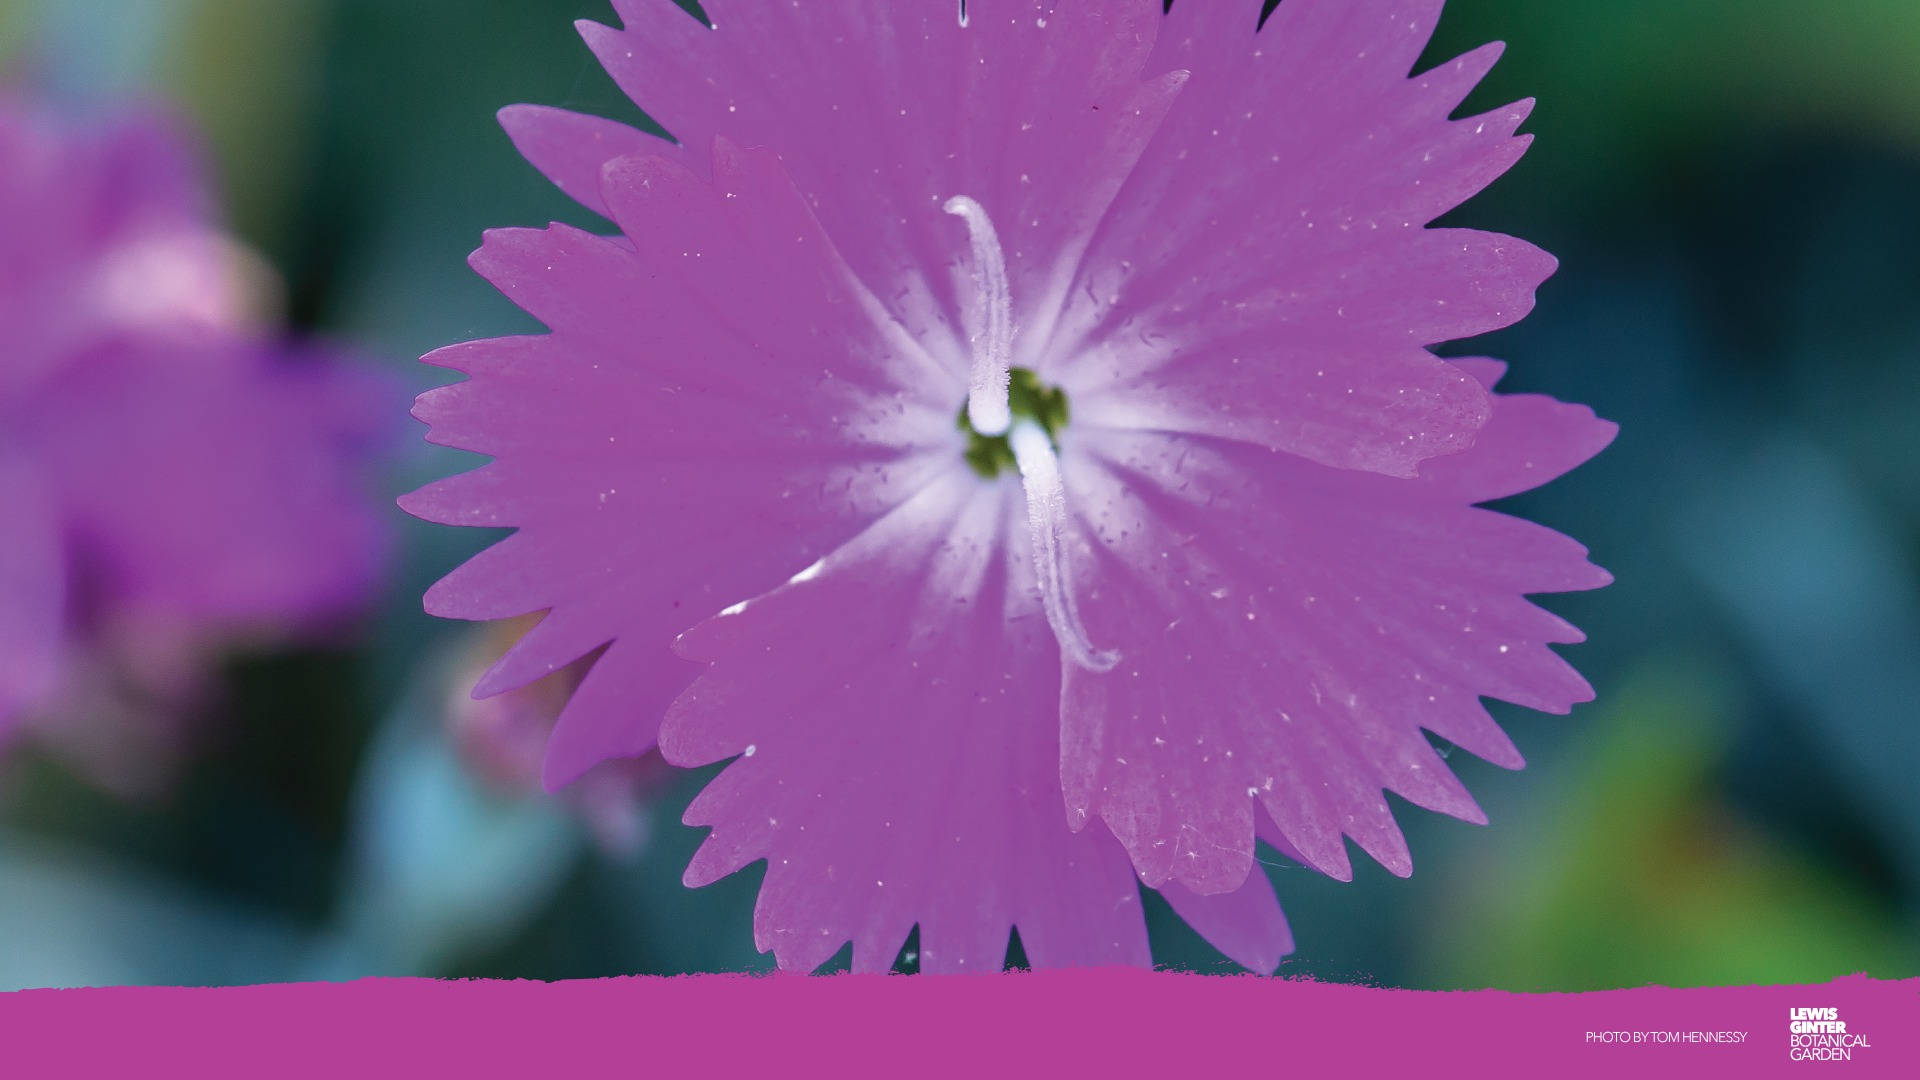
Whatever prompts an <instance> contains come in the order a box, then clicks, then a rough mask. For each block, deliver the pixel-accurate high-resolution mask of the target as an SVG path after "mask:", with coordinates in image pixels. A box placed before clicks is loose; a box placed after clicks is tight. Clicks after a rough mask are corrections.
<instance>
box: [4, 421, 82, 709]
mask: <svg viewBox="0 0 1920 1080" xmlns="http://www.w3.org/2000/svg"><path fill="white" fill-rule="evenodd" d="M0 506H4V507H6V512H5V513H0V742H4V740H5V738H6V735H7V732H8V730H9V728H10V727H11V725H12V722H13V720H14V718H15V716H16V714H17V713H18V712H19V710H21V709H23V708H25V707H27V706H30V705H33V704H34V703H35V702H36V701H38V700H39V699H40V698H41V697H43V696H44V695H46V694H47V693H48V692H49V691H51V690H52V689H53V686H54V683H55V680H56V679H57V678H58V676H59V669H60V659H61V656H60V654H61V642H62V641H63V640H65V627H64V626H63V622H64V620H65V609H64V604H65V602H66V595H65V593H66V589H65V582H66V569H65V567H64V566H63V559H62V557H61V553H60V525H59V519H58V518H57V517H56V513H55V505H54V501H53V499H52V498H51V497H50V496H49V493H48V492H47V490H46V487H45V484H44V483H43V482H42V481H41V479H40V477H39V475H38V474H37V473H36V472H35V471H34V470H33V469H32V468H31V467H30V466H29V465H28V464H27V463H26V462H24V461H20V460H18V459H13V458H0Z"/></svg>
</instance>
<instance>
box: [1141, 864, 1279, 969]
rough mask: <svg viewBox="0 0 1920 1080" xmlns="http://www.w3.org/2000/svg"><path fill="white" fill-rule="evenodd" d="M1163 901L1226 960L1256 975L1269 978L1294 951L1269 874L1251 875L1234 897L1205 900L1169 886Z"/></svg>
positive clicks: (1225, 895) (1215, 896)
mask: <svg viewBox="0 0 1920 1080" xmlns="http://www.w3.org/2000/svg"><path fill="white" fill-rule="evenodd" d="M1160 895H1161V896H1164V897H1166V900H1167V903H1168V904H1169V905H1171V906H1172V908H1173V910H1174V912H1175V913H1176V914H1178V915H1179V916H1180V917H1181V918H1182V919H1185V920H1186V921H1187V925H1189V926H1191V927H1193V928H1194V930H1196V931H1198V932H1199V934H1200V936H1201V937H1203V938H1206V939H1207V942H1208V943H1209V944H1211V945H1212V946H1213V947H1214V948H1216V949H1219V950H1220V952H1221V954H1222V955H1224V956H1225V957H1226V958H1227V959H1229V960H1231V961H1233V962H1234V963H1236V964H1239V965H1240V966H1241V967H1243V968H1246V969H1247V970H1248V971H1251V972H1254V973H1255V974H1258V975H1271V974H1272V973H1273V970H1274V969H1275V968H1277V967H1279V966H1280V961H1281V959H1282V958H1284V957H1285V956H1286V955H1287V954H1288V953H1290V952H1292V951H1293V931H1292V930H1290V929H1289V928H1288V927H1287V917H1286V916H1285V915H1284V914H1282V913H1281V911H1280V898H1279V897H1277V896H1275V895H1274V892H1273V883H1272V882H1271V881H1268V880H1267V875H1265V874H1262V873H1257V872H1256V873H1251V874H1248V875H1247V881H1246V884H1244V885H1242V886H1240V887H1239V888H1238V889H1235V890H1234V891H1233V892H1230V893H1214V894H1212V895H1210V896H1202V895H1200V894H1199V893H1196V892H1193V891H1191V890H1189V889H1188V888H1187V887H1186V886H1184V885H1181V884H1179V883H1177V882H1168V883H1167V884H1166V885H1165V886H1163V887H1162V888H1161V889H1160Z"/></svg>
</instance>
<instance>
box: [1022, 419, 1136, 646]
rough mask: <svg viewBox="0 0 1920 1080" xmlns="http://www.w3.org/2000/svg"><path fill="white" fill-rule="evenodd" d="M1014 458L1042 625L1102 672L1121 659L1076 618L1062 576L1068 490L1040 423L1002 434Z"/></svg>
mask: <svg viewBox="0 0 1920 1080" xmlns="http://www.w3.org/2000/svg"><path fill="white" fill-rule="evenodd" d="M1007 442H1008V444H1009V445H1011V446H1012V447H1013V460H1014V461H1015V462H1016V463H1017V464H1018V465H1019V466H1020V483H1021V485H1022V486H1023V487H1024V488H1025V489H1026V493H1027V535H1028V537H1029V541H1028V546H1030V547H1031V548H1032V549H1033V570H1034V575H1035V576H1036V577H1038V578H1039V581H1040V605H1041V607H1042V608H1044V609H1045V610H1046V613H1047V625H1048V626H1050V627H1052V628H1053V636H1054V637H1055V638H1057V639H1058V640H1059V642H1060V651H1061V652H1063V653H1065V654H1066V655H1067V657H1068V658H1069V659H1071V660H1072V661H1073V662H1074V663H1076V664H1079V665H1080V666H1081V667H1083V668H1087V669H1088V670H1090V671H1106V670H1108V669H1110V668H1112V667H1113V665H1114V664H1115V663H1117V662H1118V661H1119V659H1120V654H1119V653H1117V652H1114V651H1113V650H1112V649H1100V648H1095V647H1094V644H1093V642H1092V640H1090V639H1089V638H1088V637H1087V628H1086V626H1085V625H1084V624H1082V623H1081V621H1080V607H1079V605H1078V604H1077V603H1075V602H1074V599H1073V586H1072V583H1071V582H1069V581H1068V580H1067V561H1066V557H1065V555H1066V553H1065V552H1064V551H1063V550H1062V549H1063V548H1064V546H1065V541H1066V529H1067V489H1066V485H1065V484H1063V483H1062V482H1061V479H1060V459H1059V458H1057V457H1055V456H1054V453H1053V441H1052V440H1051V439H1050V438H1048V436H1047V433H1046V431H1045V430H1044V429H1042V428H1041V427H1040V425H1039V424H1036V423H1034V422H1033V421H1031V420H1022V421H1020V423H1018V424H1016V425H1014V427H1013V429H1012V430H1011V431H1010V432H1008V433H1007Z"/></svg>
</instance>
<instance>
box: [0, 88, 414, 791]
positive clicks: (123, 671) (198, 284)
mask: <svg viewBox="0 0 1920 1080" xmlns="http://www.w3.org/2000/svg"><path fill="white" fill-rule="evenodd" d="M209 201H210V200H209V198H208V196H207V185H206V184H205V183H204V182H203V181H202V178H201V177H200V175H199V173H198V169H197V166H196V164H195V163H194V161H193V160H192V158H191V155H190V154H189V153H188V151H187V149H186V146H185V143H184V140H182V139H181V138H180V137H179V136H178V135H177V134H176V133H175V131H174V130H173V129H172V127H171V126H170V124H169V123H167V122H166V121H164V120H162V119H161V118H159V117H157V116H154V115H148V114H129V115H125V116H121V117H118V118H115V119H113V120H111V121H106V122H98V123H82V122H78V121H73V120H70V119H68V118H65V117H62V116H57V115H55V114H54V113H53V112H51V111H49V110H46V109H42V108H39V107H37V106H35V105H32V104H28V103H25V102H21V101H0V204H4V205H5V206H6V207H7V208H8V219H9V220H8V226H7V228H6V229H5V230H4V231H0V322H4V325H6V327H7V330H8V335H9V336H8V348H7V354H6V360H5V362H4V363H3V364H0V505H4V506H5V507H6V508H7V512H6V513H5V514H4V515H0V560H3V561H0V740H4V739H5V738H6V736H7V735H8V734H9V733H12V732H16V731H17V729H19V728H20V727H21V726H22V725H23V724H24V726H26V727H28V728H32V729H35V730H38V731H39V732H41V733H42V736H43V737H44V738H45V739H46V740H48V741H50V742H52V743H53V744H55V745H56V747H61V748H65V749H67V750H69V751H72V753H73V756H75V757H76V758H77V759H79V763H80V764H81V766H82V767H83V768H85V769H87V770H88V771H91V772H93V773H95V775H96V778H97V779H100V780H102V781H103V782H105V783H107V784H108V785H109V786H112V787H115V788H119V789H121V790H125V791H128V792H129V793H137V792H142V791H147V790H151V789H152V788H153V787H155V786H156V785H157V784H159V783H161V782H162V781H163V779H164V775H165V773H166V772H167V770H168V766H169V763H170V759H171V757H172V754H173V751H174V750H175V749H176V744H177V743H178V741H179V739H178V736H179V735H180V734H181V731H182V728H181V725H182V724H183V723H184V721H185V714H186V713H187V712H188V711H190V710H191V709H192V707H193V706H194V705H196V704H198V703H200V702H201V701H202V699H203V697H204V695H205V693H206V691H207V675H208V673H209V662H210V661H211V660H212V659H213V656H214V654H215V652H216V651H217V650H220V649H223V648H225V647H227V646H230V645H232V644H235V643H236V642H239V641H242V640H245V639H249V638H253V637H256V636H260V635H276V636H277V635H283V634H285V633H288V632H290V631H300V630H310V629H316V628H319V627H321V626H323V625H326V624H327V623H328V622H329V621H330V620H334V619H337V618H338V617H340V616H342V615H345V614H349V613H351V612H353V611H354V610H356V609H357V608H358V607H359V606H360V605H361V604H362V603H363V602H364V601H365V600H367V599H368V597H369V595H370V592H371V589H372V587H373V585H374V584H375V582H376V580H377V576H378V573H379V571H380V569H381V566H382V563H383V561H384V556H385V552H386V547H387V528H386V526H385V525H384V523H383V521H382V519H381V516H380V515H379V513H378V509H377V506H376V504H374V503H373V502H372V501H371V499H370V498H369V497H368V496H369V495H370V494H371V491H370V484H369V483H368V481H369V480H370V476H369V475H367V473H368V469H369V467H370V464H371V454H372V451H373V450H374V448H375V446H376V443H377V441H378V440H377V438H376V436H377V433H378V432H379V430H380V428H379V425H380V421H379V416H380V410H381V402H382V400H383V398H384V396H385V391H386V387H385V385H384V383H382V382H380V381H378V380H376V379H374V378H373V377H372V376H371V375H370V374H368V373H365V372H361V371H358V370H356V369H354V368H352V367H351V366H350V365H347V364H344V363H341V362H340V361H339V360H338V359H337V358H336V357H333V356H331V355H327V354H325V353H323V352H322V351H320V350H317V349H309V348H305V347H301V348H294V347H289V346H286V345H282V344H279V343H277V342H275V341H273V340H272V339H271V338H270V337H269V336H268V333H267V331H266V329H265V328H264V327H261V326H260V325H258V323H259V321H260V317H259V309H260V307H261V303H260V299H261V297H262V295H264V294H265V293H267V292H269V291H270V288H269V286H268V284H267V282H266V277H267V274H268V272H267V271H265V270H264V269H263V268H262V267H261V265H260V264H259V262H258V260H257V259H254V258H253V257H252V256H250V255H248V254H247V253H246V252H245V251H244V249H242V248H241V247H239V246H238V245H237V244H235V243H234V242H232V241H231V240H229V239H228V238H226V237H225V235H224V234H222V233H221V232H220V231H219V228H218V225H217V224H216V222H215V221H214V220H213V217H212V214H211V211H210V207H209ZM142 725H144V726H142Z"/></svg>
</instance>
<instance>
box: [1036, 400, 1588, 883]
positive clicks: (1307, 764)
mask: <svg viewBox="0 0 1920 1080" xmlns="http://www.w3.org/2000/svg"><path fill="white" fill-rule="evenodd" d="M1538 408H1539V406H1538V403H1537V402H1536V401H1534V400H1533V399H1529V398H1526V397H1522V398H1518V399H1515V398H1508V397H1501V398H1498V399H1496V405H1495V411H1494V419H1493V420H1492V421H1490V422H1489V425H1488V431H1489V442H1488V444H1487V446H1486V447H1485V448H1483V447H1480V446H1476V447H1475V448H1474V449H1473V450H1470V451H1467V452H1466V453H1465V454H1463V455H1461V459H1462V463H1461V467H1460V470H1459V473H1458V474H1457V475H1459V476H1470V477H1471V476H1477V475H1480V474H1479V473H1477V472H1476V470H1475V468H1474V466H1473V459H1476V458H1478V457H1480V456H1482V455H1484V454H1495V453H1504V452H1507V450H1508V448H1510V447H1511V445H1513V443H1514V442H1515V441H1516V440H1519V439H1523V438H1531V437H1535V436H1536V435H1539V434H1540V432H1539V431H1538V430H1537V419H1538ZM1560 432H1561V438H1562V439H1563V440H1565V441H1566V442H1567V444H1568V445H1571V446H1574V447H1582V446H1584V445H1585V443H1586V441H1587V440H1589V439H1590V437H1591V429H1590V428H1584V429H1583V428H1581V427H1578V426H1571V427H1562V428H1561V429H1560ZM1576 453H1577V451H1573V452H1564V453H1558V456H1557V457H1556V456H1555V454H1553V453H1549V452H1547V450H1545V449H1544V448H1543V450H1542V460H1549V459H1553V460H1567V459H1570V458H1572V457H1573V456H1575V454H1576ZM1066 460H1067V462H1068V477H1067V486H1068V491H1069V499H1070V501H1071V502H1072V504H1073V505H1075V506H1077V507H1080V508H1081V520H1082V523H1083V527H1084V529H1085V537H1086V540H1087V541H1088V543H1089V545H1090V546H1089V547H1088V548H1087V549H1086V550H1085V551H1084V552H1083V555H1084V559H1083V560H1082V561H1083V562H1084V563H1085V566H1084V569H1079V568H1077V569H1076V571H1075V578H1076V581H1077V582H1078V584H1079V587H1080V596H1081V611H1082V615H1083V617H1084V619H1085V621H1086V624H1087V628H1088V631H1089V633H1090V634H1091V635H1092V637H1093V638H1094V640H1097V641H1100V642H1101V643H1102V644H1103V646H1106V647H1109V648H1115V649H1118V650H1119V652H1120V653H1121V660H1120V663H1119V664H1118V665H1117V666H1116V667H1115V668H1114V669H1113V670H1112V671H1110V672H1107V673H1105V674H1101V673H1095V672H1091V671H1086V670H1083V669H1077V668H1076V669H1069V670H1068V672H1067V675H1066V683H1065V691H1064V694H1063V698H1062V702H1063V704H1062V716H1061V719H1062V728H1063V734H1062V749H1063V753H1062V761H1061V776H1062V781H1063V785H1064V789H1065V794H1066V798H1067V805H1068V808H1069V813H1070V820H1073V821H1075V822H1080V821H1085V820H1088V819H1090V818H1092V817H1100V818H1102V819H1104V820H1105V821H1107V822H1108V823H1109V825H1111V826H1112V828H1113V830H1114V833H1115V834H1116V835H1117V836H1119V837H1120V839H1121V840H1122V841H1123V842H1124V843H1125V844H1126V845H1127V847H1128V850H1129V851H1130V852H1131V854H1132V855H1133V858H1134V863H1135V866H1136V868H1137V869H1138V870H1139V871H1140V874H1141V877H1142V878H1143V879H1144V880H1146V882H1147V883H1148V884H1149V885H1153V886H1155V887H1159V886H1161V885H1162V884H1163V883H1165V882H1167V881H1177V882H1180V883H1183V884H1185V885H1186V886H1188V887H1189V888H1191V889H1193V890H1194V891H1196V892H1202V893H1216V892H1223V891H1229V890H1232V889H1235V888H1237V887H1238V886H1239V885H1240V883H1241V882H1242V881H1243V880H1244V878H1245V876H1246V872H1247V869H1248V867H1249V866H1250V865H1251V860H1252V854H1253V852H1252V847H1253V833H1254V827H1255V824H1256V822H1255V814H1254V810H1255V804H1256V803H1257V804H1258V805H1259V806H1261V807H1264V808H1265V809H1266V811H1267V812H1268V813H1270V814H1271V815H1272V816H1273V819H1274V821H1275V823H1276V825H1277V826H1278V831H1279V834H1280V836H1281V837H1282V838H1284V840H1285V841H1287V842H1288V843H1289V844H1290V845H1291V849H1292V850H1293V851H1294V852H1297V853H1298V854H1299V855H1300V857H1301V858H1302V859H1303V860H1304V861H1306V862H1307V863H1308V864H1309V865H1312V866H1315V867H1318V868H1319V869H1321V870H1323V871H1325V872H1327V873H1330V874H1333V875H1335V876H1342V877H1344V876H1345V875H1346V874H1347V873H1348V868H1347V861H1346V854H1345V851H1344V845H1343V840H1342V837H1343V836H1346V837H1351V838H1353V839H1354V840H1355V841H1356V842H1358V843H1359V844H1360V846H1361V847H1362V848H1363V849H1365V850H1366V851H1367V852H1368V853H1369V854H1371V855H1373V856H1374V857H1375V858H1376V859H1378V860H1380V861H1381V863H1382V864H1383V865H1385V866H1387V868H1388V869H1390V870H1392V871H1394V872H1395V873H1399V874H1405V873H1408V872H1410V871H1411V868H1412V863H1411V859H1410V857H1409V855H1408V853H1407V849H1406V844H1405V840H1404V839H1403V838H1402V836H1401V835H1400V831H1399V829H1398V827H1397V826H1395V824H1394V822H1393V817H1392V814H1391V813H1390V811H1389V809H1388V807H1387V804H1386V802H1385V800H1384V799H1383V797H1382V789H1386V790H1391V791H1395V792H1397V793H1399V794H1401V795H1403V796H1405V797H1406V798H1408V799H1410V800H1412V801H1413V802H1415V803H1417V804H1419V805H1421V806H1424V807H1427V808H1429V809H1433V810H1438V811H1441V812H1443V813H1448V814H1452V815H1454V816H1456V817H1461V818H1464V819H1466V820H1470V821H1483V820H1484V816H1483V815H1482V814H1481V812H1480V810H1479V808H1478V807H1477V806H1475V804H1474V802H1473V800H1472V798H1471V797H1470V796H1469V795H1468V794H1467V792H1466V790H1465V789H1464V788H1463V787H1462V786H1461V785H1460V783H1459V781H1458V780H1457V779H1455V778H1454V776H1453V775H1452V773H1451V772H1450V771H1448V769H1447V768H1446V766H1445V764H1444V763H1443V762H1442V761H1441V759H1440V757H1439V756H1438V755H1437V754H1436V753H1435V752H1434V751H1433V749H1432V747H1431V746H1430V745H1429V744H1428V742H1427V739H1426V737H1425V736H1424V735H1423V734H1422V732H1421V728H1425V729H1427V730H1428V731H1432V732H1434V733H1435V734H1438V735H1440V736H1442V737H1443V738H1447V739H1450V740H1452V741H1454V742H1456V743H1458V744H1460V745H1462V746H1464V747H1467V748H1468V749H1470V750H1473V751H1474V752H1476V753H1480V754H1482V755H1483V756H1486V757H1489V758H1490V759H1492V760H1495V761H1497V762H1500V763H1502V764H1512V765H1517V764H1518V763H1519V760H1518V755H1517V754H1514V753H1513V752H1512V747H1511V744H1510V743H1508V742H1507V741H1506V739H1505V738H1504V736H1501V735H1499V734H1498V728H1497V726H1495V725H1493V724H1492V722H1491V721H1490V720H1489V719H1488V718H1487V716H1486V713H1485V710H1484V708H1483V707H1482V706H1481V704H1480V702H1479V698H1480V697H1481V696H1483V695H1484V696H1489V697H1498V698H1503V699H1505V700H1508V701H1512V702H1516V703H1518V704H1522V705H1526V706H1529V707H1531V708H1535V709H1540V710H1544V711H1549V712H1566V711H1567V710H1568V709H1569V708H1570V707H1571V706H1572V705H1573V704H1574V703H1576V702H1579V701H1585V700H1588V699H1589V698H1590V697H1591V695H1592V691H1591V688H1590V687H1588V686H1587V684H1586V682H1585V681H1584V680H1582V679H1581V678H1580V677H1579V675H1578V674H1576V673H1575V672H1574V671H1573V669H1572V668H1570V667H1568V666H1567V664H1566V663H1565V662H1564V661H1562V660H1561V659H1560V658H1559V657H1558V656H1557V655H1556V654H1555V653H1554V652H1553V651H1552V650H1551V649H1549V648H1548V647H1547V646H1548V645H1549V644H1552V643H1566V642H1574V641H1578V640H1580V639H1581V638H1580V634H1579V632H1578V631H1577V630H1575V629H1574V628H1573V627H1571V626H1569V625H1567V624H1566V623H1565V622H1563V621H1562V620H1560V619H1559V618H1557V617H1555V616H1553V615H1551V614H1549V613H1547V612H1545V611H1542V610H1541V609H1539V608H1537V607H1535V606H1533V605H1532V604H1530V603H1528V602H1527V601H1526V600H1525V599H1524V598H1523V596H1524V594H1527V593H1537V592H1557V591H1564V590H1569V589H1585V588H1593V587H1596V586H1599V585H1603V584H1605V583H1606V582H1607V581H1608V580H1609V579H1608V577H1607V575H1606V574H1605V572H1604V571H1601V570H1599V569H1598V568H1596V567H1593V566H1592V565H1591V564H1590V563H1588V562H1587V561H1586V559H1585V555H1586V552H1585V549H1584V548H1581V547H1580V546H1579V545H1578V544H1576V543H1574V542H1573V541H1571V540H1568V539H1567V538H1566V537H1564V536H1561V535H1560V534H1558V533H1555V532H1552V531H1551V530H1548V529H1544V528H1541V527H1539V526H1536V525H1532V524H1529V523H1527V522H1523V521H1519V520H1517V519H1514V518H1509V517H1505V516H1503V515H1500V514H1495V513H1493V512H1491V511H1487V510H1481V509H1476V508H1473V507H1472V506H1470V505H1469V504H1468V502H1467V499H1466V498H1465V497H1463V496H1462V494H1461V488H1462V485H1461V484H1459V483H1454V482H1450V481H1441V482H1428V481H1426V480H1425V479H1424V478H1420V479H1413V480H1395V479H1390V478H1385V477H1378V476H1370V475H1367V474H1364V473H1358V472H1353V471H1345V470H1334V469H1328V468H1325V467H1321V466H1316V465H1312V464H1310V463H1307V462H1304V461H1302V460H1300V459H1298V458H1295V457H1292V456H1289V455H1277V454H1273V453H1270V452H1268V451H1265V450H1260V449H1258V448H1256V447H1251V446H1248V445H1246V444H1244V443H1235V442H1227V441H1219V440H1205V439H1195V438H1192V437H1186V436H1173V435H1164V434H1153V433H1144V434H1131V435H1128V434H1121V433H1115V432H1085V433H1083V435H1082V438H1081V440H1080V441H1078V442H1075V443H1073V444H1071V445H1070V447H1069V453H1068V454H1067V455H1066ZM1485 471H1486V472H1487V474H1489V475H1497V474H1500V473H1501V469H1500V467H1498V466H1495V467H1493V468H1491V469H1489V470H1485ZM1542 471H1543V473H1544V472H1545V470H1542ZM1544 478H1545V477H1544V476H1543V477H1542V479H1544Z"/></svg>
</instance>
